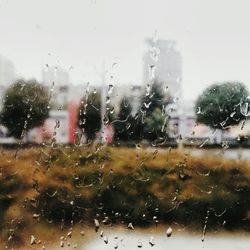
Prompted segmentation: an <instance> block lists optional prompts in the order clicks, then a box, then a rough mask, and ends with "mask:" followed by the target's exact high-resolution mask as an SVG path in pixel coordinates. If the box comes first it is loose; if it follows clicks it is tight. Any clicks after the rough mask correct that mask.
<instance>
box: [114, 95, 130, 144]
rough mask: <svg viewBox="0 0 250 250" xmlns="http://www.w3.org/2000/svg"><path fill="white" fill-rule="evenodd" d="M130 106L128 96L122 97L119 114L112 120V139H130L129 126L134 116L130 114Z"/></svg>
mask: <svg viewBox="0 0 250 250" xmlns="http://www.w3.org/2000/svg"><path fill="white" fill-rule="evenodd" d="M131 112H132V106H131V103H130V100H129V98H127V97H123V99H122V101H121V103H120V109H119V114H118V116H117V120H116V121H115V122H114V130H115V133H114V139H115V140H116V141H119V140H121V141H128V140H129V139H131V131H130V130H131V126H133V125H132V123H133V120H134V118H133V117H132V115H131Z"/></svg>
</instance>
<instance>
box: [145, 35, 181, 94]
mask: <svg viewBox="0 0 250 250" xmlns="http://www.w3.org/2000/svg"><path fill="white" fill-rule="evenodd" d="M145 44H146V52H145V54H144V60H143V61H144V65H143V84H144V85H146V84H148V83H150V82H151V80H152V78H154V79H156V80H158V81H159V82H161V83H163V88H164V89H166V88H167V89H168V90H169V94H170V95H171V96H172V97H176V96H181V82H182V57H181V53H180V51H179V50H177V48H176V42H175V41H173V40H163V39H159V40H157V41H154V40H153V39H149V38H148V39H145Z"/></svg>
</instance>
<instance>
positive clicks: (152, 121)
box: [144, 107, 167, 140]
mask: <svg viewBox="0 0 250 250" xmlns="http://www.w3.org/2000/svg"><path fill="white" fill-rule="evenodd" d="M166 119H167V118H166V117H164V116H163V114H162V111H161V110H160V108H158V107H157V108H155V109H154V110H153V112H152V113H151V114H150V116H147V117H146V118H145V127H144V131H145V133H146V135H147V138H151V139H152V140H155V139H157V138H159V137H164V136H165V135H166V123H167V120H166Z"/></svg>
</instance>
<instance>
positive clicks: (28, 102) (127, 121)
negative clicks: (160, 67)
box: [0, 80, 250, 141]
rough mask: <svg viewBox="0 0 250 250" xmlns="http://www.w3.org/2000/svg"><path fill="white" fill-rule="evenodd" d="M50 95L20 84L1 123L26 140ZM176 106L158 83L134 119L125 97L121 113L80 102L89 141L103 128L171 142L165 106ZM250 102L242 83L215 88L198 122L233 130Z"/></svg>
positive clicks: (130, 137)
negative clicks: (109, 126) (103, 126)
mask: <svg viewBox="0 0 250 250" xmlns="http://www.w3.org/2000/svg"><path fill="white" fill-rule="evenodd" d="M50 101H51V96H50V94H49V91H48V90H47V89H46V88H45V87H44V86H43V85H41V84H39V83H38V82H36V81H35V80H30V81H24V80H18V81H16V82H15V83H14V84H13V85H11V86H10V87H9V88H8V89H7V91H6V93H5V96H4V98H3V106H2V110H1V114H0V119H1V124H2V125H4V126H6V127H7V128H8V131H9V135H10V136H14V137H15V138H18V139H22V138H23V137H24V136H25V134H26V132H27V131H28V130H29V129H32V128H34V127H37V126H40V125H42V124H43V122H44V121H45V119H46V118H48V116H49V110H50ZM171 102H172V100H171V98H170V97H166V96H164V94H163V92H162V86H161V84H160V83H159V82H157V81H155V82H154V83H153V84H152V85H151V86H149V85H148V86H147V88H146V90H145V93H144V94H143V95H142V97H141V100H140V105H139V108H138V110H136V112H135V114H134V112H132V109H133V107H132V102H131V99H130V97H123V98H122V101H121V103H120V107H119V112H118V113H117V114H115V113H114V108H113V107H112V106H111V105H110V103H107V104H106V107H105V116H104V117H102V113H101V108H102V107H101V105H102V104H101V93H99V92H91V93H89V94H86V95H85V96H84V97H83V98H82V100H81V103H80V106H79V112H78V114H79V115H78V126H79V128H80V129H82V132H83V133H84V134H85V135H86V138H87V140H88V141H92V140H94V139H95V138H96V135H97V133H98V131H100V129H101V126H102V123H105V124H112V125H113V128H114V139H115V140H116V141H140V140H143V139H145V140H148V141H155V140H156V141H161V140H165V139H166V138H167V134H168V133H167V131H168V130H167V125H168V120H169V114H166V106H167V105H168V104H170V103H171ZM249 105H250V98H249V93H248V90H247V88H246V87H245V85H244V84H242V83H239V82H225V83H219V84H213V85H211V86H210V87H208V88H206V89H205V90H204V92H203V93H202V94H201V95H200V96H199V97H198V99H197V101H196V105H195V110H196V120H197V122H200V123H204V124H206V125H208V126H210V127H212V128H216V129H228V128H229V127H231V126H233V125H237V124H238V123H239V122H240V121H242V120H243V119H246V118H247V117H248V115H249Z"/></svg>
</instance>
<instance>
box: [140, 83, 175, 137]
mask: <svg viewBox="0 0 250 250" xmlns="http://www.w3.org/2000/svg"><path fill="white" fill-rule="evenodd" d="M170 102H171V98H170V97H169V96H168V97H166V96H165V95H164V94H163V91H162V86H161V83H160V82H158V81H154V83H153V84H152V86H151V90H150V91H148V93H146V94H145V96H144V97H143V98H142V103H141V108H140V112H139V116H138V122H139V123H138V126H139V129H138V132H140V131H141V132H140V133H142V135H141V136H142V138H143V139H147V140H150V141H153V140H157V139H158V137H159V136H161V137H164V136H166V134H167V130H166V125H167V124H166V119H167V118H166V114H165V107H166V105H167V104H169V103H170ZM162 110H163V112H162Z"/></svg>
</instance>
